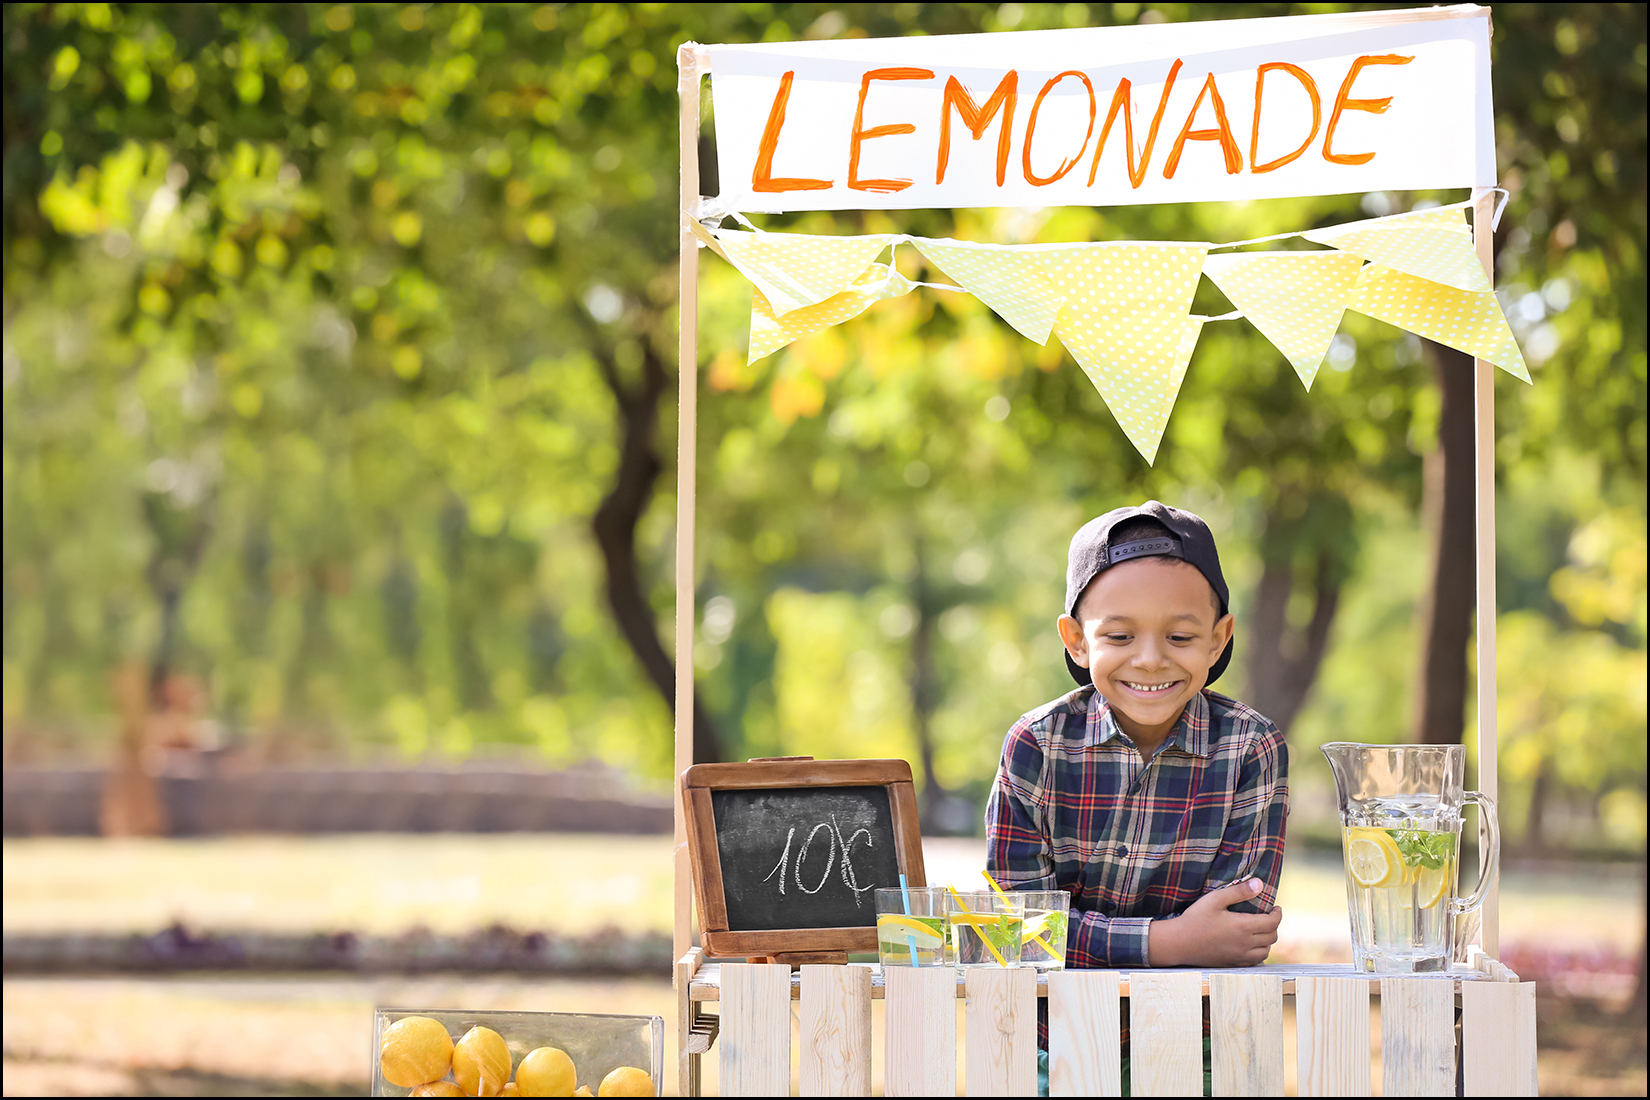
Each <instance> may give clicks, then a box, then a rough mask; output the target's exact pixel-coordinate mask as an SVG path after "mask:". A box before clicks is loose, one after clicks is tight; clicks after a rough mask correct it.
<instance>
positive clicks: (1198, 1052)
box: [1129, 970, 1203, 1096]
mask: <svg viewBox="0 0 1650 1100" xmlns="http://www.w3.org/2000/svg"><path fill="white" fill-rule="evenodd" d="M1129 986H1130V989H1129V1067H1130V1073H1129V1083H1130V1088H1131V1091H1132V1094H1133V1095H1135V1096H1201V1095H1202V1094H1203V976H1202V975H1201V974H1200V973H1198V972H1197V971H1195V970H1188V971H1178V970H1138V971H1135V972H1134V973H1132V974H1130V975H1129Z"/></svg>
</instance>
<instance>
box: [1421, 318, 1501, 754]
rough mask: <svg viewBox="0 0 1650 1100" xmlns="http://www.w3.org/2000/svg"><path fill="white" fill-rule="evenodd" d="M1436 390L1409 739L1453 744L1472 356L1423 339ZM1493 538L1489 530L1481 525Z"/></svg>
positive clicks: (1464, 593) (1467, 617)
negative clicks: (1427, 559)
mask: <svg viewBox="0 0 1650 1100" xmlns="http://www.w3.org/2000/svg"><path fill="white" fill-rule="evenodd" d="M1423 347H1424V348H1425V349H1426V354H1427V358H1428V361H1429V362H1431V363H1432V369H1433V373H1434V375H1436V377H1437V379H1438V389H1439V392H1440V394H1441V395H1442V398H1443V402H1442V407H1441V409H1440V410H1439V415H1438V446H1437V448H1436V449H1435V450H1433V451H1432V453H1430V454H1428V455H1427V457H1426V467H1425V481H1424V483H1423V489H1422V505H1421V510H1422V515H1423V518H1424V521H1425V523H1426V526H1427V528H1428V529H1429V530H1430V531H1431V532H1432V536H1433V555H1432V563H1433V566H1432V583H1431V587H1430V590H1429V591H1428V593H1427V599H1426V603H1425V604H1423V605H1422V608H1421V615H1422V627H1421V670H1420V676H1419V677H1418V678H1417V687H1416V693H1415V732H1414V738H1415V740H1416V741H1418V742H1420V743H1421V744H1423V745H1454V744H1459V743H1460V741H1461V736H1462V734H1463V733H1464V732H1465V729H1466V706H1467V643H1468V641H1469V640H1470V639H1471V637H1472V615H1473V603H1474V599H1475V585H1476V583H1477V577H1478V565H1477V541H1476V535H1475V528H1476V522H1475V515H1476V511H1475V507H1474V497H1473V487H1474V476H1475V475H1474V439H1473V362H1472V357H1471V356H1469V355H1467V354H1465V353H1464V352H1459V351H1456V350H1455V349H1453V348H1447V347H1444V346H1443V345H1442V344H1435V343H1432V342H1431V341H1430V340H1429V341H1423ZM1485 537H1486V538H1493V537H1494V534H1493V532H1488V531H1486V532H1485Z"/></svg>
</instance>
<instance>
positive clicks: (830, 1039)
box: [786, 965, 871, 1096]
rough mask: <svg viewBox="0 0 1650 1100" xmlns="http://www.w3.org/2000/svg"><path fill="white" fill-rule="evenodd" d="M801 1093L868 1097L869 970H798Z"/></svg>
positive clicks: (839, 967)
mask: <svg viewBox="0 0 1650 1100" xmlns="http://www.w3.org/2000/svg"><path fill="white" fill-rule="evenodd" d="M789 995H790V992H789V990H788V989H787V990H786V996H787V998H788V997H789ZM802 1095H803V1096H869V1095H871V972H870V971H869V970H866V969H865V968H864V967H859V966H819V965H816V966H804V967H803V968H802Z"/></svg>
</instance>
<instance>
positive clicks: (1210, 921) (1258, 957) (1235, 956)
mask: <svg viewBox="0 0 1650 1100" xmlns="http://www.w3.org/2000/svg"><path fill="white" fill-rule="evenodd" d="M1260 891H1261V881H1260V879H1258V878H1252V879H1249V880H1247V881H1245V882H1237V883H1233V884H1232V885H1231V886H1224V887H1222V888H1221V889H1219V890H1211V891H1210V892H1209V893H1207V894H1204V895H1203V896H1202V897H1200V898H1198V899H1197V900H1196V901H1194V902H1193V903H1192V905H1191V908H1189V909H1187V910H1186V911H1185V912H1184V913H1182V914H1180V916H1178V917H1176V918H1175V919H1174V920H1157V921H1153V922H1152V926H1151V931H1150V933H1149V935H1150V939H1149V941H1148V947H1147V951H1148V954H1149V955H1150V957H1151V965H1153V966H1257V965H1259V964H1260V963H1263V962H1265V961H1266V956H1267V955H1269V954H1270V953H1271V951H1272V945H1273V944H1274V943H1276V942H1278V922H1279V921H1280V920H1282V919H1283V910H1282V909H1281V908H1279V907H1277V906H1273V907H1272V911H1271V912H1270V913H1234V912H1232V911H1231V910H1230V906H1233V905H1236V904H1237V903H1238V902H1240V901H1250V900H1253V898H1254V897H1255V895H1256V894H1259V893H1260Z"/></svg>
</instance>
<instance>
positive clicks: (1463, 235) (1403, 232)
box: [1301, 207, 1490, 290]
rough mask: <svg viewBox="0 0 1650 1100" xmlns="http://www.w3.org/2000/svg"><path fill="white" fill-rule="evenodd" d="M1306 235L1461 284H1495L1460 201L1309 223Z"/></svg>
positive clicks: (1477, 287)
mask: <svg viewBox="0 0 1650 1100" xmlns="http://www.w3.org/2000/svg"><path fill="white" fill-rule="evenodd" d="M1301 236H1303V237H1305V238H1306V239H1307V240H1309V241H1315V242H1317V243H1318V244H1326V245H1329V246H1331V247H1333V248H1339V249H1341V250H1342V251H1343V252H1351V253H1353V254H1355V255H1358V256H1362V257H1363V258H1364V259H1366V260H1368V261H1370V262H1371V263H1377V264H1380V265H1381V266H1382V267H1390V268H1393V269H1394V270H1397V271H1405V272H1408V273H1409V274H1411V275H1418V276H1420V277H1421V278H1423V279H1431V280H1432V281H1433V282H1435V283H1443V284H1444V285H1445V286H1452V287H1455V288H1456V289H1457V290H1488V289H1490V281H1489V278H1488V277H1487V276H1486V275H1485V274H1484V265H1483V263H1482V262H1481V261H1480V260H1479V259H1478V253H1477V252H1476V251H1475V250H1474V248H1473V244H1472V231H1471V230H1470V229H1468V228H1467V219H1466V214H1465V212H1464V211H1462V210H1461V208H1460V207H1444V208H1442V209H1438V210H1417V211H1415V212H1414V213H1411V214H1394V215H1392V216H1391V217H1388V218H1374V219H1372V220H1370V221H1362V222H1348V223H1347V224H1346V225H1335V226H1330V227H1328V228H1326V229H1309V230H1307V231H1306V232H1304V233H1302V234H1301Z"/></svg>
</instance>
